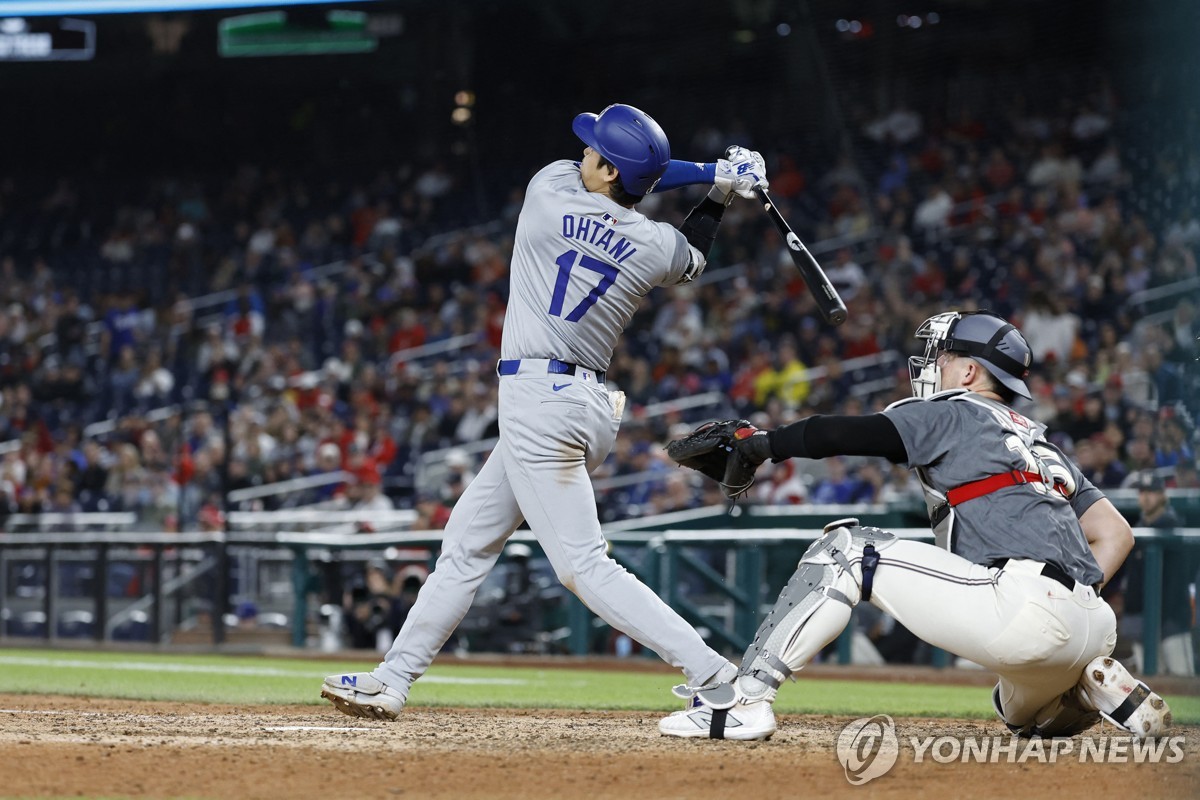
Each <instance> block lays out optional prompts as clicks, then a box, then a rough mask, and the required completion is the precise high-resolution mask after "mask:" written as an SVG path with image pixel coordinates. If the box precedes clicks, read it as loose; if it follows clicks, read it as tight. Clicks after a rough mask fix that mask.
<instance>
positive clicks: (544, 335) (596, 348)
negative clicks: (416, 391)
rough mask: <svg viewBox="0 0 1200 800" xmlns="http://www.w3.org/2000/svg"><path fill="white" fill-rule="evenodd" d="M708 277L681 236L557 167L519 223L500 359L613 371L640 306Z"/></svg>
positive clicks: (572, 167) (545, 176)
mask: <svg viewBox="0 0 1200 800" xmlns="http://www.w3.org/2000/svg"><path fill="white" fill-rule="evenodd" d="M703 268H704V256H703V255H701V253H700V252H699V251H698V250H696V249H695V248H693V247H691V246H690V245H689V244H688V242H687V239H685V238H684V236H683V234H682V233H680V232H679V230H678V229H677V228H675V227H673V226H671V225H669V224H667V223H665V222H655V221H654V220H650V219H647V218H646V217H645V216H643V215H642V214H641V213H639V212H638V211H636V210H635V209H632V208H625V207H623V206H620V205H617V204H616V203H614V202H613V201H612V200H610V199H609V198H608V197H605V196H603V195H600V194H598V193H596V192H589V191H588V190H587V189H586V188H585V187H584V185H583V181H582V179H581V178H580V174H579V164H578V163H577V162H573V161H555V162H554V163H552V164H550V165H548V166H546V167H544V168H543V169H542V170H541V171H539V172H538V173H537V175H535V176H534V177H533V179H532V180H531V181H530V182H529V188H528V189H527V190H526V193H525V205H524V206H523V207H522V209H521V215H520V217H519V218H518V220H517V233H516V242H515V244H514V246H513V256H512V274H511V276H510V281H511V289H510V295H509V299H508V311H507V312H506V314H505V317H504V338H503V343H502V344H501V347H500V357H501V358H504V359H514V358H557V359H559V360H560V361H567V362H569V363H572V364H579V365H580V366H584V367H591V368H592V369H593V370H606V369H608V365H609V362H610V361H611V360H612V354H613V349H614V348H615V347H616V345H617V339H618V338H619V337H620V336H621V332H622V331H624V330H625V326H626V325H628V324H629V321H630V320H631V319H632V318H633V315H634V312H636V311H637V308H638V304H639V302H640V301H641V299H642V298H643V297H644V296H646V295H647V294H649V292H650V290H651V289H653V288H654V287H656V286H672V285H675V284H678V283H683V282H684V281H687V280H691V279H692V278H694V277H696V275H698V274H699V273H700V271H701V270H703Z"/></svg>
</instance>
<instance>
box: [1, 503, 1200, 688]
mask: <svg viewBox="0 0 1200 800" xmlns="http://www.w3.org/2000/svg"><path fill="white" fill-rule="evenodd" d="M810 510H811V511H813V512H814V516H815V517H817V518H820V519H823V520H829V519H836V518H838V517H839V516H846V515H847V514H855V513H863V516H864V517H867V514H869V513H872V512H876V511H878V510H879V507H878V506H857V507H856V506H831V507H816V506H814V507H810ZM694 511H696V512H699V511H710V512H711V511H716V512H719V513H725V512H724V510H723V509H697V510H694ZM864 512H866V513H864ZM742 517H744V520H743V521H744V526H738V527H728V526H727V527H721V528H715V529H709V530H694V529H681V528H677V527H669V528H667V529H666V530H631V529H629V528H628V527H625V526H607V527H606V528H605V536H606V538H607V539H608V541H609V542H610V543H611V545H612V547H613V553H614V557H615V558H617V559H618V560H619V561H621V563H622V564H623V565H624V566H625V567H626V568H627V569H629V570H630V571H631V572H632V573H634V574H635V575H637V576H638V577H639V578H640V579H641V580H643V581H644V582H645V583H646V584H647V585H648V586H650V587H651V588H652V589H653V590H654V591H656V592H657V593H658V594H659V595H660V596H661V597H663V599H664V600H666V602H667V603H668V604H670V605H671V606H672V607H674V608H676V609H677V610H679V611H680V612H681V613H682V614H683V615H684V616H685V618H687V619H688V620H689V621H690V622H691V623H692V624H693V625H696V626H698V627H700V628H703V629H704V630H705V631H706V633H707V635H708V636H709V638H710V639H711V640H712V641H714V642H716V643H719V644H720V645H721V646H723V647H724V648H725V649H726V650H727V651H729V652H730V653H738V652H741V651H742V650H744V649H745V647H746V646H747V645H748V644H749V642H750V641H751V639H752V638H753V635H754V632H755V630H756V629H757V627H758V625H759V622H760V620H761V618H762V614H763V613H764V611H765V610H766V609H767V608H768V607H769V605H770V604H771V603H772V602H773V601H774V597H775V594H776V592H777V591H778V589H779V588H780V587H782V585H783V583H784V582H785V581H786V580H787V578H788V577H789V575H790V573H791V571H792V569H793V568H794V565H795V563H796V561H797V560H798V557H799V554H800V553H802V552H803V550H804V549H805V548H806V547H807V545H808V544H809V543H810V542H812V541H813V540H815V539H816V538H817V537H819V536H820V525H819V524H814V525H812V526H807V525H806V526H805V527H802V528H797V527H750V526H753V525H755V524H756V523H759V522H763V521H767V522H775V521H776V520H772V519H771V515H752V514H744V515H742ZM702 518H703V515H702V514H699V513H693V514H692V515H691V516H690V520H689V519H688V518H685V517H684V516H683V515H681V514H677V515H675V516H674V517H673V518H672V519H673V520H674V521H675V524H677V523H678V522H685V523H686V522H688V521H691V522H695V521H697V520H700V519H702ZM726 519H728V517H726ZM711 520H712V517H711V514H710V516H709V521H711ZM778 521H780V522H782V520H778ZM658 522H664V520H661V519H660V520H658ZM790 522H791V524H792V525H793V526H794V525H795V518H794V517H793V518H792V520H791V521H790ZM666 524H668V525H669V524H672V523H670V522H667V523H666ZM888 529H889V530H891V531H892V532H894V533H895V534H897V535H898V536H900V537H902V538H908V539H916V540H926V541H927V540H930V539H931V535H930V532H929V529H928V528H927V527H889V528H888ZM1134 534H1135V536H1136V537H1137V539H1138V540H1139V542H1140V543H1141V544H1142V545H1143V546H1144V548H1145V569H1146V579H1145V586H1146V587H1147V591H1146V594H1145V596H1144V600H1143V608H1144V612H1143V616H1144V629H1143V636H1142V640H1143V643H1144V644H1145V664H1144V672H1145V673H1146V674H1148V675H1153V674H1155V673H1156V672H1157V671H1158V647H1157V646H1156V645H1157V642H1158V641H1159V640H1160V639H1161V631H1162V615H1163V611H1164V609H1163V606H1162V596H1161V593H1160V591H1158V587H1160V586H1161V583H1162V575H1163V570H1164V567H1165V553H1166V551H1167V549H1168V548H1169V547H1175V548H1178V547H1186V548H1188V549H1194V548H1197V547H1200V528H1179V529H1175V530H1158V529H1151V528H1137V529H1135V530H1134ZM441 537H442V532H441V531H409V532H386V533H330V532H322V531H308V532H304V531H284V532H262V531H258V532H255V531H240V532H232V533H228V534H226V533H222V532H204V533H160V534H147V533H140V532H138V533H133V532H129V533H123V532H111V531H109V532H88V531H76V532H70V533H3V534H0V623H2V624H0V638H8V637H10V636H14V635H21V636H39V637H40V638H44V639H47V640H49V641H55V640H57V639H58V638H60V637H67V636H76V637H78V636H80V635H81V632H82V633H84V634H86V635H87V636H90V637H91V638H93V639H95V640H96V641H98V642H104V641H109V640H112V639H114V638H134V637H132V636H129V635H128V634H129V631H128V629H127V628H128V623H130V622H132V621H134V620H137V619H144V620H145V621H146V629H147V630H146V632H147V633H148V637H147V638H149V640H150V641H152V642H159V643H160V642H163V641H164V640H165V639H168V638H170V635H171V634H172V633H173V631H175V630H176V629H177V628H178V626H179V624H180V622H181V619H182V617H183V606H184V598H183V597H182V596H181V592H182V591H183V590H184V589H185V588H190V589H192V590H193V592H192V599H193V600H195V601H196V604H197V605H198V606H199V607H200V608H202V609H205V610H207V613H208V614H209V616H210V622H211V626H212V644H213V645H221V644H223V643H224V642H225V640H226V627H227V626H228V624H229V622H230V618H229V612H228V609H229V606H230V599H231V595H232V594H235V592H231V581H232V580H233V578H234V576H233V575H231V567H232V566H233V565H234V564H235V563H236V562H234V561H232V560H231V553H230V551H231V550H236V549H238V548H243V549H244V548H251V549H260V550H276V551H278V550H286V551H290V553H289V557H290V570H291V609H290V611H291V613H290V615H288V616H289V617H290V630H291V641H292V644H293V645H294V646H296V647H306V646H308V645H309V643H310V641H312V636H311V634H310V629H311V628H312V627H314V626H315V625H316V623H317V620H316V618H315V617H316V615H314V614H312V613H310V596H311V595H312V594H313V593H314V592H315V591H316V589H317V588H318V583H319V581H318V577H319V576H318V573H317V571H316V570H314V564H318V563H323V562H328V561H329V560H330V559H331V558H336V557H338V556H339V555H340V554H341V553H343V552H345V551H357V552H358V553H360V554H361V555H362V556H364V557H368V558H378V557H383V556H385V555H386V554H387V553H388V552H389V549H393V550H392V552H394V551H395V550H394V549H399V548H409V549H410V550H416V551H421V550H425V549H427V550H428V551H429V552H430V553H431V554H432V553H434V552H436V550H437V548H438V547H439V546H440V544H441ZM510 541H512V542H519V543H523V544H526V545H528V546H529V547H531V548H534V549H536V548H537V541H536V539H535V538H534V537H533V535H532V534H531V533H530V532H529V531H517V532H516V533H515V534H514V535H513V537H512V538H511V540H510ZM277 558H280V556H277ZM126 563H137V564H140V565H142V566H143V567H144V569H143V570H142V573H141V579H142V580H141V582H140V583H139V584H138V586H137V587H136V591H129V590H128V587H126V591H125V592H124V593H123V594H122V593H117V594H115V595H114V592H113V589H114V586H113V577H114V570H113V567H115V566H116V565H118V564H126ZM63 564H73V565H75V566H76V567H79V566H81V565H82V566H84V567H86V568H87V569H86V574H82V575H80V574H74V575H73V576H72V574H71V573H68V572H65V571H64V570H62V569H61V566H62V565H63ZM64 576H66V577H64ZM236 579H237V581H238V583H239V585H238V587H237V590H236V594H237V595H239V596H241V597H242V598H250V597H252V596H253V595H254V593H255V592H257V591H258V588H257V587H256V586H254V585H252V584H249V583H247V582H246V581H247V579H248V576H246V575H238V576H236ZM64 580H65V581H73V582H74V583H75V584H77V585H76V587H75V588H76V589H78V590H86V591H76V592H74V593H73V594H72V597H71V598H70V599H71V602H70V603H68V604H66V605H64V603H63V598H62V597H60V593H61V592H60V588H61V587H62V584H63V583H64ZM683 586H689V587H691V589H690V590H689V591H685V590H684V589H683V588H681V587H683ZM118 588H119V587H118ZM114 598H117V599H119V601H120V602H116V601H115V599H114ZM117 606H119V607H117ZM168 611H173V612H174V613H173V614H171V618H172V619H173V620H174V622H173V624H172V626H171V627H168V626H167V625H166V624H165V621H166V619H167V616H168ZM567 615H568V620H569V623H568V627H569V634H568V641H567V644H568V649H569V650H570V652H571V653H575V654H586V653H588V652H590V651H591V646H590V641H591V638H592V632H593V631H594V629H595V628H596V627H597V624H598V623H597V621H596V620H595V619H594V617H593V616H592V614H591V612H590V611H588V610H587V609H586V607H584V605H583V604H582V603H581V602H580V601H579V600H578V599H577V598H575V596H574V595H568V608H567ZM67 621H69V622H71V623H72V624H74V623H80V622H87V623H88V624H86V625H76V628H75V629H74V630H64V623H65V622H67ZM39 622H40V624H38V623H39ZM26 623H28V624H26ZM68 627H69V626H68ZM851 627H852V626H848V627H847V631H848V632H849V631H850V630H851ZM122 631H125V634H126V635H118V634H119V633H120V632H122ZM837 652H838V660H839V662H840V663H848V662H849V659H850V639H849V633H845V634H843V636H842V638H841V639H839V642H838V650H837ZM933 656H934V659H933V660H934V663H935V664H936V665H939V666H944V665H945V664H946V662H947V660H946V658H945V655H944V654H940V653H938V652H936V651H935V652H934V654H933Z"/></svg>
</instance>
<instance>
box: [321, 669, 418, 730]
mask: <svg viewBox="0 0 1200 800" xmlns="http://www.w3.org/2000/svg"><path fill="white" fill-rule="evenodd" d="M321 697H324V698H325V699H327V700H329V702H331V703H333V705H334V707H335V708H336V709H337V710H338V711H341V712H342V713H343V714H349V715H350V716H352V717H362V718H364V719H383V720H393V719H395V718H396V717H397V716H398V715H399V714H400V710H401V709H402V708H404V700H405V697H404V696H403V695H402V694H400V693H399V692H397V691H396V690H395V689H393V688H391V687H390V686H388V685H387V684H385V683H383V682H382V681H380V680H379V679H378V678H376V677H374V676H373V675H371V673H369V672H349V673H344V674H342V675H330V676H329V677H327V678H326V679H325V682H324V683H323V684H321Z"/></svg>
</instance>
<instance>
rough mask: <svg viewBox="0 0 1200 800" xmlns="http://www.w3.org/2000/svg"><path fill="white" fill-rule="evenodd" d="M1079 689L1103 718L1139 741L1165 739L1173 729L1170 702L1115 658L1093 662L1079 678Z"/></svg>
mask: <svg viewBox="0 0 1200 800" xmlns="http://www.w3.org/2000/svg"><path fill="white" fill-rule="evenodd" d="M1079 689H1080V693H1081V694H1082V695H1083V697H1084V698H1085V699H1086V700H1087V702H1089V703H1091V704H1092V706H1094V707H1095V709H1096V711H1098V712H1100V716H1101V717H1103V718H1104V719H1106V720H1108V721H1109V722H1111V723H1112V724H1113V725H1116V726H1117V727H1118V728H1121V729H1122V730H1125V731H1128V732H1129V733H1132V734H1133V735H1134V736H1136V737H1137V738H1139V739H1145V738H1149V737H1156V736H1162V735H1163V734H1164V733H1166V732H1167V729H1169V728H1170V727H1171V722H1172V719H1171V709H1170V708H1168V707H1167V703H1166V701H1165V700H1163V699H1162V697H1160V696H1159V695H1158V694H1157V693H1155V692H1152V691H1150V687H1149V686H1147V685H1146V684H1144V683H1142V682H1141V681H1139V680H1137V679H1136V678H1134V677H1133V676H1132V675H1130V674H1129V670H1127V669H1125V667H1123V666H1121V662H1120V661H1117V660H1116V659H1115V658H1109V657H1107V656H1102V657H1100V658H1095V659H1092V661H1091V663H1089V664H1088V665H1087V667H1086V668H1085V669H1084V671H1083V677H1081V678H1080V679H1079Z"/></svg>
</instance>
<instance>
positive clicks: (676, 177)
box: [654, 159, 717, 194]
mask: <svg viewBox="0 0 1200 800" xmlns="http://www.w3.org/2000/svg"><path fill="white" fill-rule="evenodd" d="M716 175H717V165H716V163H715V162H712V163H708V164H701V163H698V162H695V161H676V160H675V159H671V162H670V163H669V164H667V171H666V172H664V173H663V176H662V177H661V178H659V179H658V183H657V184H655V186H654V192H655V193H656V194H657V193H659V192H667V191H670V190H671V189H678V188H679V187H680V186H691V185H692V184H697V183H701V184H706V185H712V182H713V178H715V177H716Z"/></svg>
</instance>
